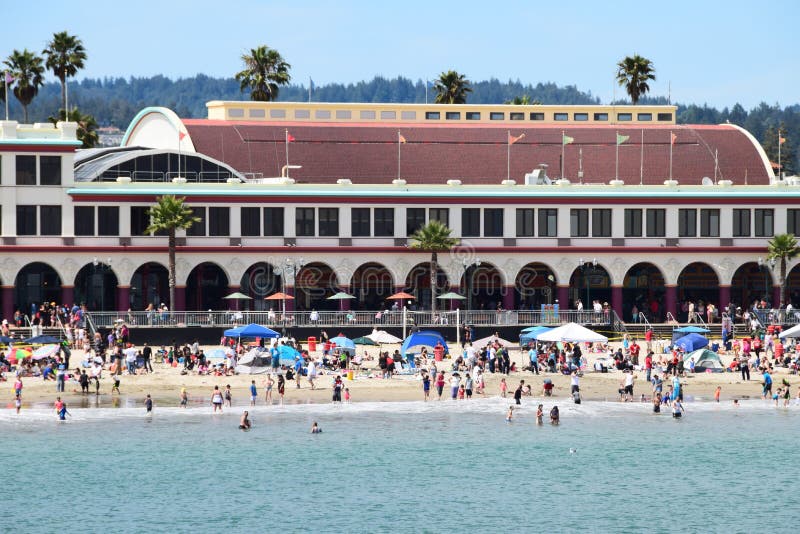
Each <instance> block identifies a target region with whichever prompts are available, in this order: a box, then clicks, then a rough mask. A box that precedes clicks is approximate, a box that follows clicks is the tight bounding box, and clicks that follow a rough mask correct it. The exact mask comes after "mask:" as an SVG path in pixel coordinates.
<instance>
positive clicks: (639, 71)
mask: <svg viewBox="0 0 800 534" xmlns="http://www.w3.org/2000/svg"><path fill="white" fill-rule="evenodd" d="M655 79H656V69H655V68H654V67H653V62H652V61H650V60H649V59H647V58H644V57H642V56H640V55H639V54H634V55H633V57H630V56H626V57H625V59H623V60H622V61H620V62H619V63H617V83H619V85H620V86H622V85H624V86H625V90H626V91H627V93H628V95H629V96H630V97H631V102H632V103H633V104H634V105H636V103H637V102H638V101H639V97H640V96H642V95H644V94H645V93H647V92H648V91H649V90H650V86H649V85H647V82H648V81H649V80H655Z"/></svg>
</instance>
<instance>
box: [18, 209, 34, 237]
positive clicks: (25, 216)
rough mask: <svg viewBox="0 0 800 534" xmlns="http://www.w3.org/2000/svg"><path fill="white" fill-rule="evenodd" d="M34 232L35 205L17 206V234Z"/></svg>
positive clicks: (32, 233) (31, 233)
mask: <svg viewBox="0 0 800 534" xmlns="http://www.w3.org/2000/svg"><path fill="white" fill-rule="evenodd" d="M36 234H37V232H36V206H17V235H36Z"/></svg>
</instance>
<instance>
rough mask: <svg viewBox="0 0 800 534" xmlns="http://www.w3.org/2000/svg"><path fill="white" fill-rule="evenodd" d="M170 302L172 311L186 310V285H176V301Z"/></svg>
mask: <svg viewBox="0 0 800 534" xmlns="http://www.w3.org/2000/svg"><path fill="white" fill-rule="evenodd" d="M169 304H170V310H172V311H186V286H175V302H170V303H169Z"/></svg>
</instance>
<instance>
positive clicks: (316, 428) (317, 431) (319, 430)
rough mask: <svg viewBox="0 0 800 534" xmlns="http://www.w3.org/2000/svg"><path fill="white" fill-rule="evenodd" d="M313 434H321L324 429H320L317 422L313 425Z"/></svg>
mask: <svg viewBox="0 0 800 534" xmlns="http://www.w3.org/2000/svg"><path fill="white" fill-rule="evenodd" d="M311 433H312V434H321V433H322V429H321V428H320V427H319V425H318V424H317V422H316V421H314V423H313V424H312V425H311Z"/></svg>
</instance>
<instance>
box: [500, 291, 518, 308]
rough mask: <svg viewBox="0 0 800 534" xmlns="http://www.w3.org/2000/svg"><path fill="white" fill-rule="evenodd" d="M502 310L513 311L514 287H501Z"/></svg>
mask: <svg viewBox="0 0 800 534" xmlns="http://www.w3.org/2000/svg"><path fill="white" fill-rule="evenodd" d="M503 291H504V293H503V309H504V310H513V309H514V308H515V306H514V291H516V288H515V287H514V286H505V287H503Z"/></svg>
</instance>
